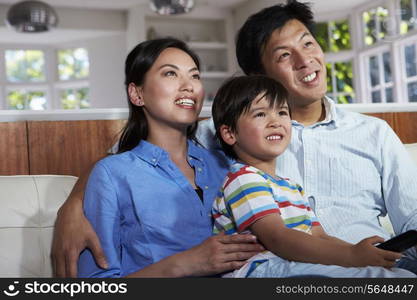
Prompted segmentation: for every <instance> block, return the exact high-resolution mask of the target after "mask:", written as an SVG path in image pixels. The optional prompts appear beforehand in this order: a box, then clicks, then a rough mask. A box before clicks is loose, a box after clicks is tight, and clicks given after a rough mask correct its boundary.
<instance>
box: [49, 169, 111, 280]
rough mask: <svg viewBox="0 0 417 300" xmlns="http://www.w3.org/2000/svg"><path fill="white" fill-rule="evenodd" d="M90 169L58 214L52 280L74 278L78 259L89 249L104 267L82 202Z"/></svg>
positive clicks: (52, 254)
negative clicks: (53, 275)
mask: <svg viewBox="0 0 417 300" xmlns="http://www.w3.org/2000/svg"><path fill="white" fill-rule="evenodd" d="M90 170H91V167H90V168H88V171H87V172H85V173H84V174H83V175H81V176H80V177H79V178H78V180H77V182H76V184H75V185H74V187H73V189H72V191H71V194H70V195H69V197H68V198H67V200H66V201H65V203H64V204H63V205H62V206H61V208H60V209H59V210H58V215H57V219H56V221H55V228H54V236H53V242H52V252H51V256H52V264H53V268H54V273H55V276H57V277H76V276H77V263H78V257H79V255H80V253H81V251H83V250H84V249H85V248H89V249H90V250H91V251H92V253H93V255H94V258H95V260H96V262H97V264H99V265H100V266H101V267H102V268H106V267H107V262H106V258H105V256H104V252H103V250H102V248H101V245H100V241H99V239H98V237H97V235H96V233H95V231H94V230H93V228H92V226H91V224H90V222H89V221H88V220H87V218H86V217H85V216H84V212H83V198H84V190H85V186H86V184H87V179H88V176H89V174H90Z"/></svg>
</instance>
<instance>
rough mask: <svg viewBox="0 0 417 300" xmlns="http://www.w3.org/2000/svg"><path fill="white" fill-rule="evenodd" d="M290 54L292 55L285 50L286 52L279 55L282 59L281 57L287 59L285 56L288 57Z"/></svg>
mask: <svg viewBox="0 0 417 300" xmlns="http://www.w3.org/2000/svg"><path fill="white" fill-rule="evenodd" d="M288 56H290V54H289V53H288V52H285V53H283V54H281V55H280V56H279V59H280V60H281V59H285V58H287V57H288Z"/></svg>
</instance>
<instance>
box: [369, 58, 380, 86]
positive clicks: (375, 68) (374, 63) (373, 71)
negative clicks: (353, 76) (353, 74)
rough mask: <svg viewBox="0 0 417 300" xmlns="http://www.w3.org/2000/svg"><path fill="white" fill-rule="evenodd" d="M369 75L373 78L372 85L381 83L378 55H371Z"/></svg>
mask: <svg viewBox="0 0 417 300" xmlns="http://www.w3.org/2000/svg"><path fill="white" fill-rule="evenodd" d="M369 76H370V78H371V86H376V85H378V84H379V64H378V56H371V57H370V58H369Z"/></svg>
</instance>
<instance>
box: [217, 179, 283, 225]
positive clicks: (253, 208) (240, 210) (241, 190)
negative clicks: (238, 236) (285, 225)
mask: <svg viewBox="0 0 417 300" xmlns="http://www.w3.org/2000/svg"><path fill="white" fill-rule="evenodd" d="M224 201H225V203H226V207H227V209H228V210H229V211H230V212H231V214H232V215H233V219H234V221H235V223H236V227H237V231H238V232H242V231H244V230H245V229H247V228H248V227H249V226H250V225H252V224H253V223H254V222H255V221H256V220H259V219H260V218H262V217H264V216H266V215H269V214H272V213H280V210H279V208H278V205H277V204H276V202H275V200H274V196H273V193H272V189H271V187H270V185H269V184H268V182H267V180H266V179H265V178H264V177H262V176H261V175H260V174H258V173H255V172H252V171H247V172H239V174H232V175H229V180H228V181H227V182H226V183H225V185H224Z"/></svg>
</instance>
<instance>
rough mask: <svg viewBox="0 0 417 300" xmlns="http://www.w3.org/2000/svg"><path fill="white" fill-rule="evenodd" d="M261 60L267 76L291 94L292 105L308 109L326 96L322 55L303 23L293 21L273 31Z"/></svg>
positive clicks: (324, 68) (324, 67)
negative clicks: (307, 106)
mask: <svg viewBox="0 0 417 300" xmlns="http://www.w3.org/2000/svg"><path fill="white" fill-rule="evenodd" d="M261 60H262V65H263V67H264V70H265V73H266V75H267V76H269V77H271V78H273V79H275V80H276V81H278V82H280V83H281V84H282V85H283V86H284V87H285V88H286V89H287V90H288V93H289V94H290V101H291V105H295V106H304V105H308V104H310V103H313V102H315V101H317V100H321V99H322V98H323V96H324V95H325V93H326V90H327V84H326V66H325V63H324V55H323V51H322V50H321V48H320V46H319V44H318V43H317V41H316V40H315V39H314V37H313V36H312V35H311V33H310V32H309V31H308V29H307V28H306V27H305V26H304V24H303V23H301V22H300V21H298V20H296V19H293V20H290V21H288V22H287V23H286V24H285V25H284V26H283V27H281V28H279V29H276V30H275V31H273V32H272V34H271V36H270V37H269V39H268V41H267V42H266V44H265V48H264V51H263V53H262V56H261Z"/></svg>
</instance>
